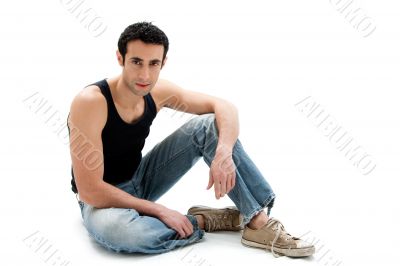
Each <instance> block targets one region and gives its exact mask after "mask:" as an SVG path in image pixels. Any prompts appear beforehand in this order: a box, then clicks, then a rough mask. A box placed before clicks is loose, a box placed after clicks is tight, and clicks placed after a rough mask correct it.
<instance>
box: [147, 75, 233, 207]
mask: <svg viewBox="0 0 400 266" xmlns="http://www.w3.org/2000/svg"><path fill="white" fill-rule="evenodd" d="M153 91H154V94H153V96H155V97H156V98H157V100H156V101H157V102H158V109H161V108H162V107H168V108H172V109H175V110H178V111H182V112H186V113H192V114H205V113H214V114H215V119H216V121H217V127H218V131H219V132H218V145H217V148H216V153H215V157H214V160H213V162H212V164H211V166H210V175H209V183H208V186H207V189H210V188H211V187H212V186H213V185H214V190H215V197H216V198H217V199H219V198H220V197H223V196H224V195H225V194H227V193H228V192H229V191H230V190H231V189H232V188H233V187H234V186H235V179H236V172H235V170H236V166H235V164H234V161H233V157H232V151H233V147H234V145H235V143H236V141H237V138H238V135H239V118H238V110H237V108H236V107H235V106H234V105H233V104H232V103H230V102H228V101H226V100H223V99H221V98H217V97H213V96H210V95H207V94H203V93H199V92H195V91H190V90H185V89H182V88H180V87H179V86H177V85H176V84H174V83H172V82H169V81H167V80H159V81H158V82H157V84H156V87H155V88H154V90H153Z"/></svg>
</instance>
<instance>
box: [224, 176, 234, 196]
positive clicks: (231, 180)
mask: <svg viewBox="0 0 400 266" xmlns="http://www.w3.org/2000/svg"><path fill="white" fill-rule="evenodd" d="M232 182H233V178H232V175H229V177H228V179H227V181H226V194H228V193H229V192H230V191H231V189H232Z"/></svg>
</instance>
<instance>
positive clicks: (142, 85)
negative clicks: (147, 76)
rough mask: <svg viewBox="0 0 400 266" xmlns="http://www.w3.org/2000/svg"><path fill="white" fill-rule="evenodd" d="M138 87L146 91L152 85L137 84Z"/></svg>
mask: <svg viewBox="0 0 400 266" xmlns="http://www.w3.org/2000/svg"><path fill="white" fill-rule="evenodd" d="M135 85H136V86H138V87H139V88H141V89H145V88H147V87H148V86H150V84H146V83H135Z"/></svg>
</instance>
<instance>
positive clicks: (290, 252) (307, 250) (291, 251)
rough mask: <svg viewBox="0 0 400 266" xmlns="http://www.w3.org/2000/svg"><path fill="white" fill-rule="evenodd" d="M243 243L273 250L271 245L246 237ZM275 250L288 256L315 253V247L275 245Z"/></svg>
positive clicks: (306, 255)
mask: <svg viewBox="0 0 400 266" xmlns="http://www.w3.org/2000/svg"><path fill="white" fill-rule="evenodd" d="M242 244H243V245H245V246H248V247H254V248H262V249H265V250H269V251H271V246H270V245H265V244H260V243H257V242H253V241H249V240H246V239H244V238H242ZM274 252H275V253H277V254H279V255H284V256H287V257H308V256H311V255H313V254H314V253H315V247H308V248H291V249H284V248H278V247H274Z"/></svg>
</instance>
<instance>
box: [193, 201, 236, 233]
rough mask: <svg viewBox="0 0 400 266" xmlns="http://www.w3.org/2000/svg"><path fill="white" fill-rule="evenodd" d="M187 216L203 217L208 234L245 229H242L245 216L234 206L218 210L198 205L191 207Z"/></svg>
mask: <svg viewBox="0 0 400 266" xmlns="http://www.w3.org/2000/svg"><path fill="white" fill-rule="evenodd" d="M187 214H190V215H203V217H204V230H205V231H206V232H214V231H240V230H241V229H243V228H242V227H241V223H242V220H243V216H242V215H241V214H240V212H239V210H238V209H237V208H236V207H234V206H232V207H226V208H222V209H216V208H211V207H207V206H201V205H198V206H193V207H191V208H190V209H189V210H188V213H187Z"/></svg>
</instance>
